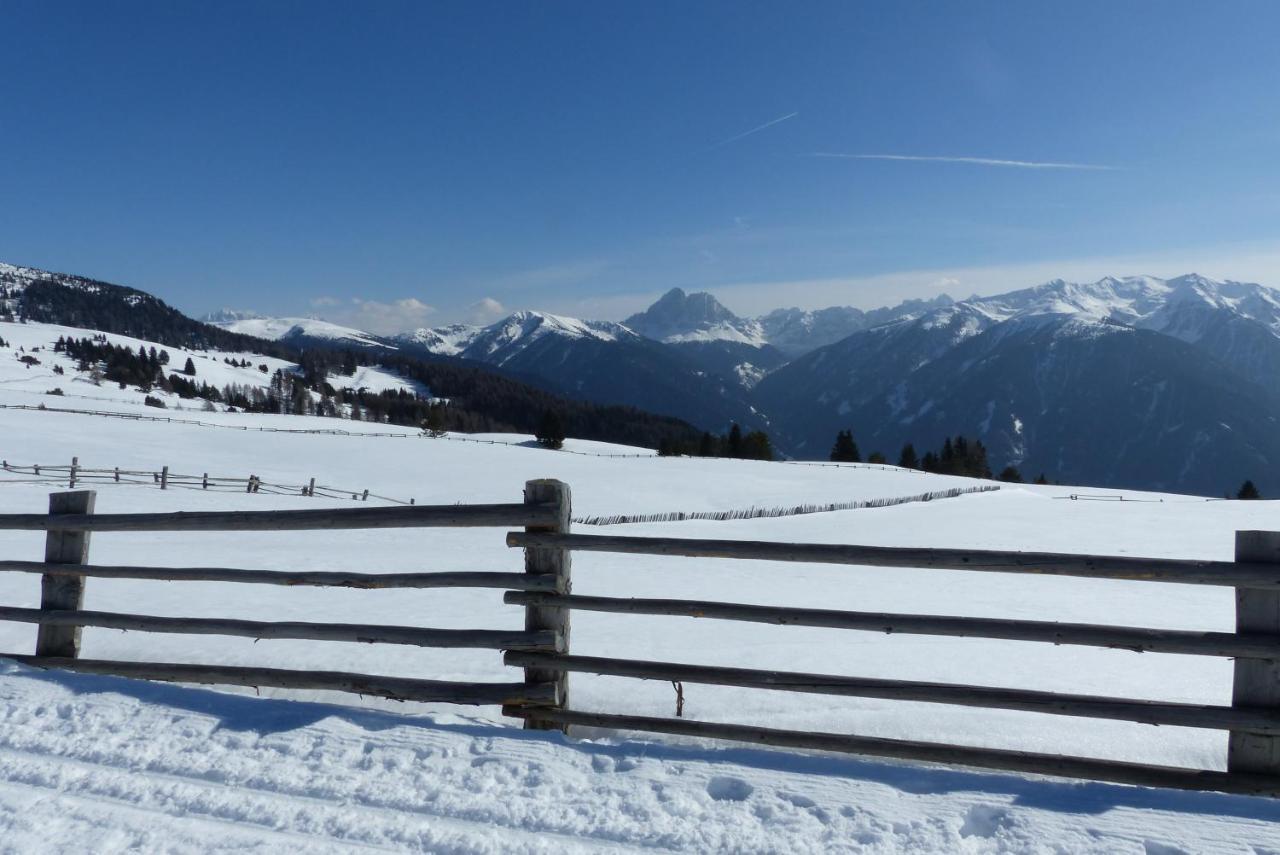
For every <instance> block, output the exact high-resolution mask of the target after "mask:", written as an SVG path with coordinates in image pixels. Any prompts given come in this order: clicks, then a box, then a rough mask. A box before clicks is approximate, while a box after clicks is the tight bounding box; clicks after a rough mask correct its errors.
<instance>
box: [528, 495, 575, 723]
mask: <svg viewBox="0 0 1280 855" xmlns="http://www.w3.org/2000/svg"><path fill="white" fill-rule="evenodd" d="M524 500H525V503H526V504H531V505H549V506H551V507H554V508H555V509H556V519H555V521H554V522H552V523H550V524H542V525H532V526H529V527H528V529H527V530H528V531H534V532H551V533H556V534H562V533H565V532H568V531H569V527H570V526H571V525H572V523H571V522H570V518H571V515H572V504H573V502H572V496H571V494H570V492H569V485H568V484H565V483H563V482H561V481H556V480H552V479H543V480H537V481H528V482H526V483H525V485H524ZM571 568H572V555H571V554H570V552H569V551H568V550H567V549H556V548H551V549H544V548H540V547H533V548H530V549H526V550H525V552H524V572H525V575H526V576H528V577H529V578H532V579H542V580H544V581H549V582H551V583H552V584H553V585H554V586H555V590H556V591H557V592H558V593H562V594H568V593H569V592H570V591H571V589H572V576H571ZM524 614H525V617H524V627H525V629H526V630H527V631H529V632H551V633H553V634H554V636H555V637H556V638H558V639H559V640H560V643H561V644H562V645H563V646H562V648H561V649H562V650H566V651H567V650H568V649H569V629H570V624H569V619H570V614H571V613H570V611H569V610H568V609H565V608H560V607H558V606H541V605H532V606H526V607H525V611H524ZM524 679H525V682H527V683H530V684H540V683H551V684H554V685H555V687H556V697H557V699H558V703H559V704H560V705H567V704H568V702H569V675H568V673H567V672H565V671H562V670H559V669H556V668H547V667H540V666H537V665H535V666H532V667H527V668H525V670H524ZM525 727H526V728H530V729H533V730H543V729H547V728H548V727H550V728H552V729H556V730H564V731H565V732H566V733H567V732H568V730H567V729H566V728H563V727H560V726H557V725H550V726H548V725H546V724H543V723H541V722H538V721H535V720H527V721H525Z"/></svg>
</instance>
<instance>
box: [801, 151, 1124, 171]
mask: <svg viewBox="0 0 1280 855" xmlns="http://www.w3.org/2000/svg"><path fill="white" fill-rule="evenodd" d="M809 157H827V158H834V159H837V160H907V161H916V162H924V163H968V164H971V165H975V166H1008V167H1012V168H1014V169H1078V170H1085V171H1090V172H1112V171H1114V170H1116V169H1117V168H1118V167H1115V166H1103V165H1101V164H1096V163H1055V162H1053V161H1043V160H1001V159H999V158H994V157H946V156H927V155H916V154H843V153H840V152H832V151H816V152H813V153H812V154H810V155H809Z"/></svg>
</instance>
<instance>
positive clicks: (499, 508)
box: [0, 504, 558, 531]
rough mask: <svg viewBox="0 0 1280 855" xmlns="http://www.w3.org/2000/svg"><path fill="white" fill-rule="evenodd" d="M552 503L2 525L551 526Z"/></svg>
mask: <svg viewBox="0 0 1280 855" xmlns="http://www.w3.org/2000/svg"><path fill="white" fill-rule="evenodd" d="M556 519H558V517H557V511H556V509H555V508H554V507H553V506H549V505H548V506H543V505H537V504H532V505H523V504H521V505H516V504H508V505H402V506H398V507H389V508H319V509H315V510H304V511H178V512H176V513H164V514H97V515H90V514H68V515H65V516H61V517H53V516H48V515H45V514H0V529H10V530H21V531H47V530H49V529H53V528H58V529H62V530H65V531H309V530H315V529H354V528H412V527H428V526H431V527H464V526H512V525H551V524H554V522H555V520H556Z"/></svg>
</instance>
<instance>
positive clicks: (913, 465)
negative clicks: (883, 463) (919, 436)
mask: <svg viewBox="0 0 1280 855" xmlns="http://www.w3.org/2000/svg"><path fill="white" fill-rule="evenodd" d="M898 465H899V466H901V467H902V468H903V469H919V468H920V458H918V457H916V447H915V446H914V445H912V444H911V443H909V442H908V443H907V444H906V445H904V446H902V453H901V454H899V455H898Z"/></svg>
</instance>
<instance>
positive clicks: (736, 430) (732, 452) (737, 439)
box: [726, 422, 742, 458]
mask: <svg viewBox="0 0 1280 855" xmlns="http://www.w3.org/2000/svg"><path fill="white" fill-rule="evenodd" d="M726 445H727V446H728V452H729V456H730V457H738V458H740V457H742V428H740V427H738V423H737V422H734V424H733V427H731V428H729V440H728V442H727V443H726Z"/></svg>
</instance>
